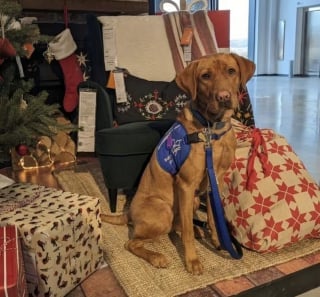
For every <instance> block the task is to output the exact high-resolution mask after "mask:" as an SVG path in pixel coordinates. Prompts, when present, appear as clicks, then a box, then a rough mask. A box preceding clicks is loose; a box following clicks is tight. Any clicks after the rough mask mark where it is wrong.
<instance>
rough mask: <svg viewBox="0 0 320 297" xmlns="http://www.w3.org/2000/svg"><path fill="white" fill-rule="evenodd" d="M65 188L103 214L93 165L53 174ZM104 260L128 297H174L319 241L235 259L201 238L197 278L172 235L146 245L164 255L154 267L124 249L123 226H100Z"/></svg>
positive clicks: (103, 192) (319, 246)
mask: <svg viewBox="0 0 320 297" xmlns="http://www.w3.org/2000/svg"><path fill="white" fill-rule="evenodd" d="M54 174H55V176H56V177H57V180H58V183H59V184H60V186H61V187H62V188H63V189H64V190H65V191H70V192H76V193H81V194H86V195H91V196H96V197H99V198H100V201H101V209H102V212H103V213H109V206H108V193H107V189H106V187H105V186H104V182H103V176H102V173H101V169H100V166H99V164H95V163H94V164H89V163H88V164H84V165H77V166H75V168H73V169H69V170H63V171H57V172H55V173H54ZM125 206H126V198H125V197H124V196H123V195H119V198H118V205H117V207H118V208H117V211H121V210H122V209H123V208H124V207H125ZM102 232H103V250H104V252H105V259H106V261H107V263H108V264H109V265H110V266H111V268H112V271H113V272H114V275H115V276H116V278H117V279H118V281H119V283H120V284H121V286H122V287H123V289H124V290H125V292H126V294H127V295H128V296H130V297H145V296H150V292H152V296H153V297H170V296H177V295H180V294H183V293H186V292H189V291H192V290H195V289H198V288H203V287H206V286H207V285H209V284H213V283H216V282H218V281H221V280H226V279H231V278H234V277H238V276H241V275H244V274H248V273H251V272H254V271H258V270H261V269H264V268H267V267H270V266H274V265H277V264H280V263H284V262H287V261H289V260H292V259H295V258H299V257H302V256H304V255H307V254H311V253H313V252H315V251H318V250H320V241H319V240H304V241H302V242H300V243H297V244H294V245H292V246H290V247H288V248H284V249H282V250H281V251H279V252H276V253H267V254H259V253H255V252H252V251H248V250H244V256H243V258H242V259H241V260H234V259H231V258H230V257H229V255H228V254H227V253H225V252H217V251H216V250H214V249H213V248H212V247H211V246H210V244H209V243H208V242H207V241H206V240H201V241H199V240H198V241H197V242H196V248H197V252H198V255H199V257H200V260H201V261H202V263H203V264H204V267H205V271H204V274H203V275H201V276H194V275H191V274H189V273H187V272H186V270H185V268H184V265H183V248H182V243H181V240H180V237H179V236H178V235H177V234H171V235H170V236H164V237H163V238H161V239H160V240H159V242H157V243H154V244H150V246H149V247H150V248H151V249H153V250H155V251H161V252H162V253H164V254H165V255H166V256H167V257H168V258H169V259H170V267H169V268H168V269H156V268H154V267H152V266H151V265H149V264H148V263H146V262H145V261H144V260H141V259H139V258H137V257H136V256H134V255H132V254H131V253H130V252H128V251H127V250H125V249H124V243H125V242H126V241H127V240H128V235H129V233H130V230H128V227H127V226H114V225H110V224H107V223H103V224H102Z"/></svg>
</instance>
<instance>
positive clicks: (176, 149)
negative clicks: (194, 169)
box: [156, 122, 191, 175]
mask: <svg viewBox="0 0 320 297" xmlns="http://www.w3.org/2000/svg"><path fill="white" fill-rule="evenodd" d="M186 135H187V131H186V129H185V127H184V126H183V125H182V124H181V123H179V122H175V123H174V124H173V125H172V126H171V128H170V129H169V130H168V131H167V132H166V134H165V135H164V136H163V138H162V139H161V141H160V142H159V144H158V146H157V148H156V153H157V160H158V163H159V164H160V166H161V168H162V169H163V170H165V171H166V172H168V173H170V174H172V175H175V174H176V173H177V172H179V170H180V168H181V166H182V165H183V163H184V161H185V160H186V159H187V157H188V155H189V153H190V149H191V146H190V144H189V143H187V138H186Z"/></svg>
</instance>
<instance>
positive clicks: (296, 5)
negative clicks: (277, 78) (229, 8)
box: [254, 0, 320, 75]
mask: <svg viewBox="0 0 320 297" xmlns="http://www.w3.org/2000/svg"><path fill="white" fill-rule="evenodd" d="M317 5H320V0H298V1H293V0H257V5H256V21H255V24H256V36H255V58H254V61H255V63H256V64H257V70H256V74H257V75H264V74H279V75H289V72H290V61H291V60H293V61H294V74H301V67H300V66H301V65H300V64H301V63H300V59H301V47H302V46H303V44H301V37H302V25H303V24H302V10H303V9H302V8H303V7H308V6H317ZM280 20H284V21H285V47H284V59H283V60H278V56H277V36H278V23H279V21H280Z"/></svg>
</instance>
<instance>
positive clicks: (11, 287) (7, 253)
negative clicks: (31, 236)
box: [0, 226, 27, 297]
mask: <svg viewBox="0 0 320 297" xmlns="http://www.w3.org/2000/svg"><path fill="white" fill-rule="evenodd" d="M25 296H27V287H26V279H25V274H24V266H23V260H22V254H21V247H20V242H19V239H18V230H17V228H16V227H15V226H4V227H0V297H25Z"/></svg>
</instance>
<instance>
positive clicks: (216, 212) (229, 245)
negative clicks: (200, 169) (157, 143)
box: [206, 146, 243, 259]
mask: <svg viewBox="0 0 320 297" xmlns="http://www.w3.org/2000/svg"><path fill="white" fill-rule="evenodd" d="M206 164H207V170H208V176H209V181H210V186H211V192H210V193H209V195H210V203H211V208H212V213H213V216H214V220H215V224H216V229H217V234H218V238H219V242H220V244H221V247H222V248H223V249H224V250H227V251H228V252H229V254H230V255H231V256H232V257H233V258H235V259H241V258H242V256H243V252H242V248H241V245H240V244H239V242H238V241H237V240H236V239H235V238H234V237H233V236H232V235H231V234H230V232H229V230H228V226H227V222H226V219H225V217H224V209H223V205H222V202H221V199H220V194H219V189H218V184H217V180H216V176H215V173H214V168H213V160H212V148H211V146H207V147H206Z"/></svg>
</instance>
